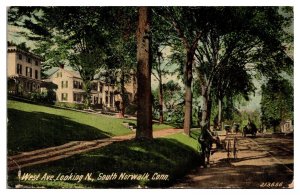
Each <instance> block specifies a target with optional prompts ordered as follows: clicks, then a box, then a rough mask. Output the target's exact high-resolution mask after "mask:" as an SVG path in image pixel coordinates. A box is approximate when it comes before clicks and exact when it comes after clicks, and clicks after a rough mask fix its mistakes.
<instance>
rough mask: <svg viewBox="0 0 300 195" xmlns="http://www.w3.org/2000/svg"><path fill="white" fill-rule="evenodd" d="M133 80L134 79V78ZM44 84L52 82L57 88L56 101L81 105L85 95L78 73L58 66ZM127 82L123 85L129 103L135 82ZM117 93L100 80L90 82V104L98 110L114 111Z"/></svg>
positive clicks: (110, 85) (115, 89)
mask: <svg viewBox="0 0 300 195" xmlns="http://www.w3.org/2000/svg"><path fill="white" fill-rule="evenodd" d="M134 78H135V77H134ZM44 81H45V82H52V83H54V84H56V85H57V86H58V88H57V89H56V101H57V102H67V103H75V104H82V103H83V100H84V98H83V95H84V93H85V91H84V89H83V81H82V79H81V76H80V74H79V73H78V72H76V71H73V70H68V69H66V68H64V66H63V65H62V66H60V67H59V68H57V69H56V70H55V71H54V72H52V73H51V74H50V75H49V76H48V79H45V80H44ZM133 81H134V82H129V83H127V84H126V85H125V89H126V92H127V94H128V99H129V101H130V102H132V101H133V100H134V96H135V93H136V81H135V79H133ZM118 94H119V92H118V91H117V88H116V86H115V85H114V84H110V83H105V82H102V81H100V80H96V79H95V80H93V81H92V91H91V104H93V105H98V106H99V108H103V106H104V107H107V108H110V109H116V105H118V104H119V102H120V96H119V95H118Z"/></svg>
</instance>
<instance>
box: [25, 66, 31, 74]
mask: <svg viewBox="0 0 300 195" xmlns="http://www.w3.org/2000/svg"><path fill="white" fill-rule="evenodd" d="M25 70H26V71H25V75H26V76H28V75H29V74H30V70H29V67H26V69H25Z"/></svg>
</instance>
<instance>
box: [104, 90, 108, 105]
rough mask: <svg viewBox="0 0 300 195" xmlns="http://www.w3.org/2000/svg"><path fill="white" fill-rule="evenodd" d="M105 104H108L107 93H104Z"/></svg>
mask: <svg viewBox="0 0 300 195" xmlns="http://www.w3.org/2000/svg"><path fill="white" fill-rule="evenodd" d="M105 104H106V105H107V104H108V92H107V91H105Z"/></svg>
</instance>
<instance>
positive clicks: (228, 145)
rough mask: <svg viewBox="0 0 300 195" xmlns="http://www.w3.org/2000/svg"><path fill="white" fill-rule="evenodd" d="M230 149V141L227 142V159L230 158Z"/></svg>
mask: <svg viewBox="0 0 300 195" xmlns="http://www.w3.org/2000/svg"><path fill="white" fill-rule="evenodd" d="M230 148H231V143H230V140H228V141H227V158H230Z"/></svg>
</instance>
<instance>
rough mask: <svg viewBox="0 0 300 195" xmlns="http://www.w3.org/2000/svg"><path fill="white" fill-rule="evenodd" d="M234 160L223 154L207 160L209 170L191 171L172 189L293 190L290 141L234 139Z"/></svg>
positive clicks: (282, 138)
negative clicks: (235, 146) (235, 154)
mask: <svg viewBox="0 0 300 195" xmlns="http://www.w3.org/2000/svg"><path fill="white" fill-rule="evenodd" d="M238 148H239V151H238V155H237V159H233V158H229V159H228V158H227V153H226V152H225V151H221V152H216V153H215V154H213V155H212V157H211V163H210V167H208V168H201V167H198V168H197V169H195V170H193V171H192V172H191V173H190V174H189V175H187V176H186V177H185V178H184V179H183V180H180V181H178V183H177V184H176V185H174V186H173V187H175V188H293V177H294V173H293V172H294V170H293V167H294V149H293V138H291V137H286V136H273V135H258V136H257V137H256V138H249V137H247V138H243V137H241V136H240V137H239V139H238Z"/></svg>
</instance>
